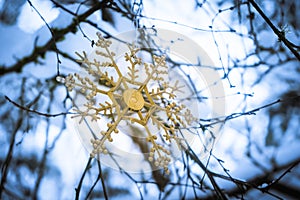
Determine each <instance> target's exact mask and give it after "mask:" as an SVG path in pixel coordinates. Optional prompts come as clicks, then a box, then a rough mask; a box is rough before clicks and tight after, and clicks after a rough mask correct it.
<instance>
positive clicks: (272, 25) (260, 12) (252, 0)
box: [249, 0, 300, 61]
mask: <svg viewBox="0 0 300 200" xmlns="http://www.w3.org/2000/svg"><path fill="white" fill-rule="evenodd" d="M249 2H250V3H251V4H252V6H253V7H254V8H255V10H256V11H257V12H258V13H259V14H260V16H261V17H262V18H263V19H264V20H265V22H266V23H267V24H268V25H269V26H270V28H271V29H272V30H273V32H274V33H275V34H276V35H277V37H278V38H279V40H280V41H282V42H283V43H284V44H285V45H286V47H287V48H288V49H289V50H290V51H291V52H292V53H293V54H294V55H295V56H296V58H297V59H298V60H299V61H300V54H299V53H298V52H297V50H295V49H294V48H293V45H291V44H292V43H291V42H290V41H289V40H288V39H286V37H285V34H284V32H283V31H280V30H278V29H277V28H276V27H275V25H274V24H273V23H272V22H271V20H270V19H269V18H268V17H267V16H266V15H265V13H264V12H263V11H262V10H261V9H260V7H259V6H258V5H257V3H256V2H255V1H254V0H249Z"/></svg>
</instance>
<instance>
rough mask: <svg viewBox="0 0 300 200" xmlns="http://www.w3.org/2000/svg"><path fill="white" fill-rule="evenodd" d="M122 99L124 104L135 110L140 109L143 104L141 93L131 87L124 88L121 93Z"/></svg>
mask: <svg viewBox="0 0 300 200" xmlns="http://www.w3.org/2000/svg"><path fill="white" fill-rule="evenodd" d="M123 99H124V101H125V103H126V105H127V106H128V107H129V108H131V109H132V110H135V111H138V110H141V109H142V108H143V107H144V104H145V100H144V97H143V95H142V93H141V92H140V91H138V90H135V89H132V88H131V89H127V90H125V92H124V93H123Z"/></svg>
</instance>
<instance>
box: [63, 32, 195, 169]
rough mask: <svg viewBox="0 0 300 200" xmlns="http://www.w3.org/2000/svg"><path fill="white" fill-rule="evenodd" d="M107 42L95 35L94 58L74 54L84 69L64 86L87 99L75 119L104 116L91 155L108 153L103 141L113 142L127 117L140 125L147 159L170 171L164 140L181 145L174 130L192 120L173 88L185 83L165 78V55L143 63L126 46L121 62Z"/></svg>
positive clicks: (98, 118) (181, 89)
mask: <svg viewBox="0 0 300 200" xmlns="http://www.w3.org/2000/svg"><path fill="white" fill-rule="evenodd" d="M111 44H112V42H111V41H110V40H107V39H105V38H103V37H102V36H101V35H100V34H98V41H97V42H96V43H95V45H96V46H97V47H98V50H96V51H95V56H94V59H91V58H89V57H88V56H87V54H86V53H85V52H83V54H78V53H77V54H78V56H79V57H80V60H78V62H80V63H82V68H83V69H84V71H85V72H86V74H85V75H84V74H78V73H75V74H70V75H68V76H67V77H66V79H65V86H66V87H67V88H68V90H69V91H72V90H74V89H75V90H79V91H80V93H82V94H83V95H84V98H85V103H84V105H83V106H81V107H77V108H76V109H74V110H75V112H76V114H75V115H74V116H73V118H74V117H79V118H80V120H79V123H81V122H82V121H84V120H85V119H87V118H89V119H91V121H101V120H103V122H104V124H105V126H104V127H101V131H100V132H99V133H96V134H95V135H94V136H93V138H92V139H91V141H90V142H91V145H92V147H93V148H92V152H90V156H91V157H95V156H96V155H97V154H108V153H109V149H108V148H107V143H112V142H113V141H114V138H116V137H118V136H117V134H120V133H119V132H122V130H121V131H120V123H122V122H123V123H124V121H125V123H127V124H129V125H131V124H134V125H136V126H138V127H139V128H142V129H143V130H144V134H145V138H146V140H147V143H148V144H149V145H150V152H149V156H148V160H149V161H150V162H153V164H154V165H155V166H157V167H162V168H163V169H164V170H165V172H166V173H167V174H168V173H169V169H168V165H169V163H170V161H171V156H170V154H171V152H170V150H169V149H168V143H170V142H171V141H175V142H176V143H177V144H178V147H180V145H181V140H182V137H180V136H179V134H178V130H179V129H181V128H184V127H187V126H190V125H191V124H192V122H193V121H195V120H196V118H195V117H193V115H192V114H191V111H190V110H189V109H187V108H186V107H185V105H182V104H180V103H179V102H178V101H176V93H178V92H184V86H181V85H180V82H179V81H175V82H173V84H171V83H169V82H168V80H167V78H166V77H167V76H168V66H167V64H166V60H165V56H156V55H153V56H152V61H153V62H144V61H143V59H142V58H141V57H139V56H138V53H139V51H140V50H139V49H138V48H135V47H133V46H130V45H128V52H127V53H125V55H124V56H123V62H121V64H119V63H118V62H117V61H116V60H117V59H116V54H115V53H114V52H113V51H111V50H110V46H111ZM75 106H76V105H75ZM153 127H156V128H155V129H154V128H153ZM166 146H167V147H166Z"/></svg>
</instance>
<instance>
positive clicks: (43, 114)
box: [5, 96, 72, 117]
mask: <svg viewBox="0 0 300 200" xmlns="http://www.w3.org/2000/svg"><path fill="white" fill-rule="evenodd" d="M5 99H6V100H7V101H9V102H10V103H12V104H13V105H15V106H17V107H18V108H20V109H22V110H25V111H27V112H31V113H34V114H37V115H41V116H44V117H58V116H61V115H67V114H72V113H70V112H61V113H57V114H49V113H42V112H39V111H36V110H31V109H30V108H27V107H25V106H22V105H20V104H18V103H16V102H14V101H13V100H11V99H10V98H9V97H7V96H5Z"/></svg>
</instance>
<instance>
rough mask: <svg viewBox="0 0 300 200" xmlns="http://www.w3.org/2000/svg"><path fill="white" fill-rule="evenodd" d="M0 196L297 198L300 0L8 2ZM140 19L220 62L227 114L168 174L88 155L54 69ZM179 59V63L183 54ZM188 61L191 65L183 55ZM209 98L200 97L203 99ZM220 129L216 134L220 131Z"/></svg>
mask: <svg viewBox="0 0 300 200" xmlns="http://www.w3.org/2000/svg"><path fill="white" fill-rule="evenodd" d="M0 8H1V9H0V36H1V37H0V43H1V47H0V51H1V53H0V152H1V153H0V165H1V176H0V179H1V182H0V199H3V200H4V199H129V198H130V199H217V198H219V199H227V198H228V199H254V198H255V199H297V198H299V196H300V192H299V191H300V182H299V181H300V167H299V162H300V151H299V145H300V131H299V128H300V127H299V124H300V123H299V122H300V97H299V94H300V62H299V59H300V58H299V49H300V47H299V45H300V43H299V41H300V40H299V37H300V35H299V34H300V21H299V19H300V13H299V12H297V11H298V10H299V9H300V2H299V1H297V0H290V1H287V0H274V1H273V0H257V1H253V0H245V1H239V0H226V1H218V0H214V1H206V0H188V1H174V0H166V1H157V0H153V1H150V0H140V1H138V0H119V1H109V0H104V1H98V0H85V1H84V0H27V1H26V0H13V1H11V0H1V1H0ZM137 28H144V29H151V30H155V29H156V28H164V29H168V30H172V31H176V32H178V33H181V34H183V35H185V36H187V37H189V38H191V39H192V40H193V41H195V43H197V44H198V45H199V46H201V47H202V48H203V49H204V50H205V51H206V52H207V54H208V55H209V57H210V58H211V59H212V60H213V61H214V63H215V66H201V63H195V64H194V66H195V67H210V68H211V69H214V70H215V71H216V72H218V73H219V75H220V79H218V80H216V82H218V83H222V84H223V86H224V91H225V95H220V96H217V97H207V96H205V94H206V93H205V92H206V91H207V90H209V87H213V86H205V87H203V89H202V90H200V91H199V93H198V95H200V96H201V97H202V98H201V103H204V104H205V103H206V101H210V100H212V99H211V98H215V99H222V100H224V101H225V102H226V112H225V114H224V115H222V116H218V117H217V118H213V119H200V120H199V132H198V134H201V133H204V132H207V131H210V130H212V128H213V127H214V126H217V125H221V126H222V129H221V130H220V131H221V136H220V137H219V138H218V140H217V142H216V143H215V144H214V147H213V149H212V151H210V152H209V155H208V156H206V157H204V158H203V157H198V156H197V154H193V152H192V153H191V152H183V153H182V159H180V160H178V161H176V162H174V163H173V165H172V167H171V169H172V171H171V175H170V176H165V175H163V174H162V172H160V171H154V172H150V173H133V174H132V173H128V172H126V171H123V170H115V169H111V168H110V167H107V166H103V165H101V162H99V161H97V160H90V159H89V152H88V151H87V150H86V149H85V148H84V146H83V145H82V143H81V141H80V137H79V136H78V134H77V132H76V130H75V129H74V124H73V122H72V120H70V115H69V114H68V112H69V110H70V108H71V107H72V94H69V93H68V92H67V91H66V89H65V87H64V85H62V84H61V83H59V82H58V81H57V76H58V75H60V76H66V75H67V74H69V73H74V72H77V71H78V70H79V69H80V65H79V64H78V63H77V62H76V59H77V57H76V54H75V53H74V52H75V51H78V52H81V51H83V50H84V51H86V52H91V51H92V46H93V41H94V40H96V34H95V33H96V32H101V33H102V34H103V35H104V36H105V37H107V38H113V37H114V36H116V35H118V34H120V33H122V32H125V31H132V30H137ZM177 65H179V67H180V64H178V63H177ZM182 65H184V64H182ZM199 101H200V100H199ZM212 134H214V133H212Z"/></svg>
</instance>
